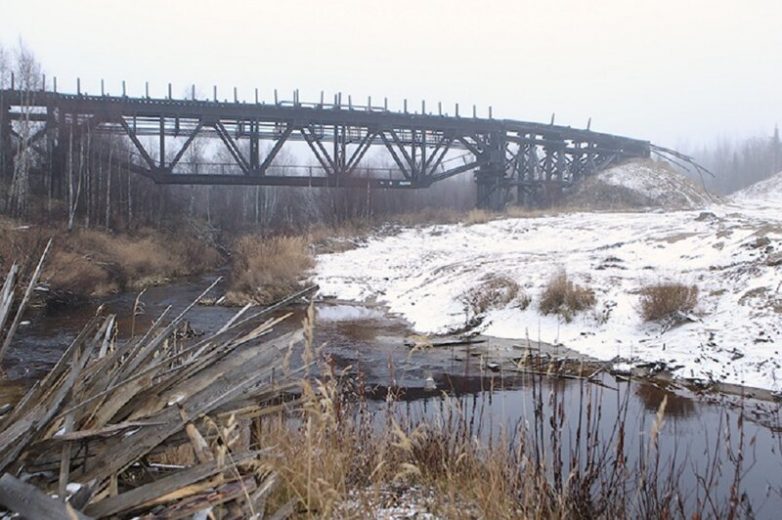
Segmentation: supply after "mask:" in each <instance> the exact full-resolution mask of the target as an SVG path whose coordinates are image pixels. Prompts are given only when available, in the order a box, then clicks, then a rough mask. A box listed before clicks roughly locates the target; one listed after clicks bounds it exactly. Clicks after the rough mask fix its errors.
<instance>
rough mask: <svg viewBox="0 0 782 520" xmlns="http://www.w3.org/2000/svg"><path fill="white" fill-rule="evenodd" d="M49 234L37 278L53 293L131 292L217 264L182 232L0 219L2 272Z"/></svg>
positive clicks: (34, 252) (35, 250)
mask: <svg viewBox="0 0 782 520" xmlns="http://www.w3.org/2000/svg"><path fill="white" fill-rule="evenodd" d="M49 237H54V246H53V251H52V253H51V255H50V258H49V261H48V262H47V266H46V270H45V272H44V276H43V281H44V282H45V283H47V284H48V285H49V287H50V289H51V290H52V292H53V293H54V294H56V295H58V297H63V296H65V295H69V296H68V297H71V296H78V297H82V296H84V297H89V296H103V295H106V294H109V293H112V292H116V291H120V290H126V289H133V290H136V289H140V288H142V287H146V286H149V285H156V284H160V283H163V282H165V281H167V280H169V279H171V278H174V277H179V276H186V275H190V274H196V273H199V272H203V271H205V270H209V269H214V268H216V267H217V266H218V265H220V263H221V262H222V259H221V257H220V255H219V253H218V252H217V251H216V250H215V249H214V248H213V247H211V246H209V245H207V244H206V243H205V242H204V241H202V240H199V239H198V238H196V237H192V236H188V235H187V234H181V233H180V234H179V235H176V236H174V235H173V234H167V233H162V232H159V231H155V230H151V229H142V230H140V231H138V232H136V233H134V234H132V235H128V234H112V233H108V232H105V231H98V230H92V229H79V230H75V231H73V232H70V233H68V232H66V231H65V230H63V229H59V228H54V227H44V226H26V225H22V224H20V223H18V222H16V221H12V220H8V219H5V220H1V221H0V270H2V272H6V271H7V269H8V266H9V265H10V263H11V262H12V261H15V260H19V259H25V261H28V262H29V261H30V259H35V258H38V255H40V252H41V251H42V250H43V246H44V245H45V243H46V241H47V240H48V238H49Z"/></svg>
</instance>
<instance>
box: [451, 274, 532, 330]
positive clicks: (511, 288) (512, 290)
mask: <svg viewBox="0 0 782 520" xmlns="http://www.w3.org/2000/svg"><path fill="white" fill-rule="evenodd" d="M514 300H516V301H517V306H518V307H519V308H521V309H522V310H523V309H526V308H527V306H528V305H529V301H530V300H529V296H527V295H526V294H525V293H524V291H523V290H522V289H521V287H520V286H519V284H518V283H516V282H515V281H514V280H512V279H510V278H508V277H507V276H488V277H487V278H484V280H483V281H482V283H481V284H480V285H478V286H476V287H473V288H472V289H470V290H469V291H467V292H466V293H465V294H464V295H463V296H462V297H461V301H462V303H463V304H464V306H465V310H466V311H467V314H468V316H470V320H475V319H477V318H478V317H479V316H482V315H483V314H485V313H486V311H488V310H490V309H496V308H500V307H504V306H506V305H508V304H509V303H511V302H513V301H514Z"/></svg>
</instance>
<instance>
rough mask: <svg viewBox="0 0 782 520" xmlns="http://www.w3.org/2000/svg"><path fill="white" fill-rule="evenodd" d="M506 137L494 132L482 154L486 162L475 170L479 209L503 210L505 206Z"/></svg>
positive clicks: (490, 135)
mask: <svg viewBox="0 0 782 520" xmlns="http://www.w3.org/2000/svg"><path fill="white" fill-rule="evenodd" d="M505 144H506V143H505V138H504V136H503V135H502V134H499V133H495V132H492V133H491V134H489V139H488V142H487V143H486V146H485V148H484V150H483V153H482V154H481V159H483V160H484V161H485V163H484V164H483V165H482V166H480V167H479V168H478V170H477V171H476V172H475V182H476V183H477V184H478V201H477V206H478V208H479V209H486V210H489V211H502V210H503V209H504V208H505V199H506V186H505V182H504V180H505Z"/></svg>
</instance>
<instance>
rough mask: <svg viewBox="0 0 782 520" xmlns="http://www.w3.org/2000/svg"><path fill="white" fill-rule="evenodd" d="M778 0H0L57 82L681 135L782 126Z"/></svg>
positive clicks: (11, 37) (8, 38)
mask: <svg viewBox="0 0 782 520" xmlns="http://www.w3.org/2000/svg"><path fill="white" fill-rule="evenodd" d="M780 20H782V3H781V2H777V1H771V0H763V1H745V2H741V3H739V2H727V1H724V0H718V1H713V0H712V1H702V0H697V1H688V2H675V1H672V0H657V1H649V2H646V1H639V2H626V1H619V0H603V1H601V2H599V3H598V2H582V1H575V0H573V1H571V0H560V1H496V2H486V3H481V2H465V1H453V0H451V1H440V0H435V1H433V0H430V1H426V2H421V1H420V0H418V1H410V0H402V1H395V2H365V1H353V0H338V1H332V2H314V1H313V2H309V1H307V2H305V1H301V2H281V1H279V2H249V1H246V2H243V1H234V2H230V1H224V2H218V3H215V2H206V1H202V0H189V1H166V2H160V1H151V0H142V1H133V2H106V1H93V0H73V1H70V2H51V1H42V0H24V1H21V0H0V43H2V44H3V45H4V46H7V47H9V46H10V47H13V46H16V45H17V43H18V40H19V39H20V38H21V39H22V40H23V41H24V42H25V44H26V45H28V46H29V47H30V48H31V49H32V50H33V51H34V52H35V54H36V55H37V57H38V59H39V60H40V61H41V62H42V63H43V65H44V68H45V70H46V72H47V73H48V75H49V76H50V77H51V76H57V78H58V85H59V89H60V90H61V91H75V88H76V77H81V82H82V90H86V91H88V92H92V93H96V92H99V91H100V80H101V79H105V81H106V89H107V90H108V91H109V92H112V93H119V91H120V88H121V87H120V85H121V81H122V80H126V81H127V84H128V90H129V93H133V94H139V95H140V94H143V92H144V83H145V81H149V83H150V91H151V94H152V95H153V96H163V95H165V93H166V90H167V84H168V83H169V82H170V83H172V84H173V91H174V93H181V92H184V91H185V90H186V89H189V86H190V85H191V84H196V85H197V88H198V89H199V91H201V92H206V93H210V94H211V91H212V85H218V88H219V95H220V97H221V98H232V97H233V87H234V86H236V87H237V88H238V89H239V95H240V97H243V98H245V99H247V100H251V99H253V97H254V94H253V91H254V89H255V88H256V87H257V88H259V89H260V93H261V96H262V97H263V98H265V99H267V100H270V99H272V96H273V94H272V92H273V89H275V88H276V89H278V90H279V92H280V96H281V97H283V98H290V97H291V94H290V92H291V91H292V90H293V89H295V88H298V89H299V90H300V92H301V99H302V100H307V99H312V100H315V99H318V98H319V97H320V92H321V90H323V91H325V95H326V98H327V99H329V98H331V97H332V96H333V94H334V93H335V92H342V93H343V99H346V96H347V95H348V94H350V95H352V97H353V99H354V102H356V103H364V102H365V100H366V98H367V96H372V97H373V100H376V102H380V100H382V98H383V97H388V100H389V104H390V106H391V107H400V106H401V105H402V102H403V99H405V98H406V99H408V100H409V103H410V106H411V107H416V109H420V104H421V100H422V99H424V100H426V102H427V107H428V108H429V109H430V110H431V109H432V108H433V107H435V106H436V103H437V102H438V101H441V102H442V103H443V105H444V107H445V108H444V110H447V111H449V112H452V111H453V104H454V103H456V102H458V103H460V107H461V111H462V113H469V112H471V106H472V105H473V104H475V105H477V107H478V113H479V115H486V114H487V111H488V107H489V106H492V107H493V111H494V115H495V117H504V118H513V119H525V120H532V121H549V120H550V118H551V115H552V113H555V114H556V122H557V123H560V124H565V125H572V126H585V125H586V122H587V120H588V119H589V118H590V117H591V118H592V128H593V129H595V130H600V131H606V132H613V133H619V134H625V135H629V136H633V137H639V138H647V139H651V140H653V141H654V142H656V143H658V144H661V145H667V146H677V147H685V148H686V147H689V146H695V145H699V144H703V143H707V142H711V141H713V140H714V139H716V138H724V137H730V138H733V137H744V136H749V135H757V134H760V135H770V134H771V132H772V130H773V127H774V124H775V123H777V122H778V121H779V119H782V93H780V85H782V53H780V49H782V31H780V30H779V23H780Z"/></svg>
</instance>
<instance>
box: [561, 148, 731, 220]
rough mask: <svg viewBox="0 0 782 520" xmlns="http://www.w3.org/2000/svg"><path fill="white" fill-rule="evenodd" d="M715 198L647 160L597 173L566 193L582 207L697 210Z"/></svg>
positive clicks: (659, 163) (661, 164)
mask: <svg viewBox="0 0 782 520" xmlns="http://www.w3.org/2000/svg"><path fill="white" fill-rule="evenodd" d="M715 201H716V199H715V197H713V196H712V195H710V194H708V193H707V192H705V191H704V190H703V188H701V187H700V186H698V185H696V184H694V183H693V182H692V181H690V180H689V179H687V178H686V177H685V176H684V175H682V174H681V173H679V172H677V171H676V170H674V169H673V168H672V167H671V166H670V165H669V164H668V163H666V162H663V161H653V160H650V159H645V160H633V161H628V162H625V163H622V164H619V165H617V166H614V167H612V168H608V169H606V170H604V171H602V172H600V173H597V174H595V175H593V176H591V177H589V178H587V179H586V180H585V181H584V182H582V183H580V184H579V185H578V186H577V188H576V189H575V191H574V192H573V193H571V194H569V195H568V197H567V198H566V204H567V205H569V206H573V207H578V208H582V209H630V208H666V209H697V208H702V207H704V206H706V205H708V204H711V203H713V202H715Z"/></svg>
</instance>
